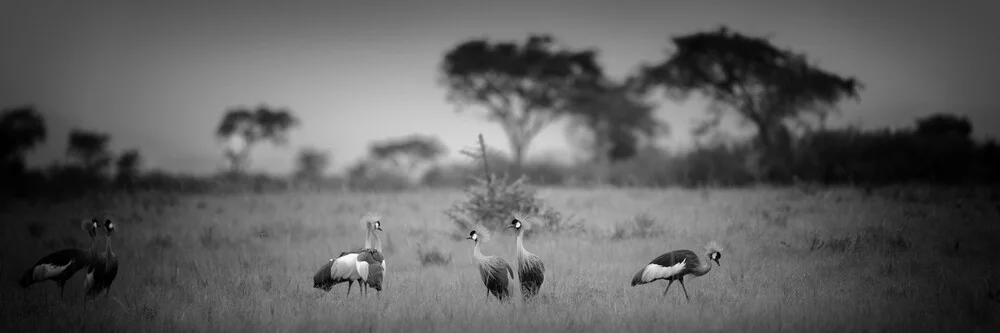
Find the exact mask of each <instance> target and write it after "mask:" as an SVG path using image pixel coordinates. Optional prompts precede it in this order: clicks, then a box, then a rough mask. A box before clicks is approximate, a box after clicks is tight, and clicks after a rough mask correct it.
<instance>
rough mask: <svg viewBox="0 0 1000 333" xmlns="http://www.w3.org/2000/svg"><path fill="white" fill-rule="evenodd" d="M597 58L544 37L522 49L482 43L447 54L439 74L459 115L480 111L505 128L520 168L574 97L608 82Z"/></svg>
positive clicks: (468, 44)
mask: <svg viewBox="0 0 1000 333" xmlns="http://www.w3.org/2000/svg"><path fill="white" fill-rule="evenodd" d="M596 58H597V52H596V51H594V50H572V49H568V48H565V47H557V46H556V40H555V38H554V37H552V36H550V35H546V34H533V35H530V36H528V38H527V39H526V40H524V41H523V42H520V43H516V42H513V41H491V40H488V39H486V38H478V39H471V40H467V41H464V42H462V43H459V44H458V45H456V46H455V47H454V48H452V49H451V50H449V51H447V52H446V54H445V56H444V62H443V63H442V66H441V72H442V73H443V75H444V81H445V85H446V86H447V88H448V90H449V93H448V98H449V100H450V101H452V102H454V103H456V104H458V105H459V106H460V108H459V110H461V109H462V108H461V106H465V105H477V106H479V107H482V108H483V109H485V110H486V117H487V119H489V120H490V121H495V122H498V123H500V124H501V126H503V129H504V131H505V132H506V133H507V137H508V140H509V142H510V147H511V150H512V152H513V154H514V161H515V165H517V166H520V165H521V164H523V162H524V154H525V150H526V149H527V147H528V145H529V143H530V142H531V140H532V139H534V137H535V136H536V135H537V134H538V133H539V132H540V131H541V130H542V129H543V128H544V127H545V126H546V125H548V124H550V123H552V122H553V121H555V120H556V119H557V118H558V117H559V116H560V115H561V114H562V113H563V112H564V111H565V109H566V104H567V101H568V99H569V98H570V94H571V93H572V92H573V91H574V90H575V89H577V88H578V87H580V86H582V85H589V84H591V83H592V82H594V81H597V80H599V79H600V78H602V77H603V76H604V71H603V69H602V68H601V66H600V65H599V64H598V63H597V59H596Z"/></svg>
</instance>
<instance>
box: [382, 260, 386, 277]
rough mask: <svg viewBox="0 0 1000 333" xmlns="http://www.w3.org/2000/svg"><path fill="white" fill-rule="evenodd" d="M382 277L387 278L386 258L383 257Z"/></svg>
mask: <svg viewBox="0 0 1000 333" xmlns="http://www.w3.org/2000/svg"><path fill="white" fill-rule="evenodd" d="M382 277H383V279H384V278H385V259H382Z"/></svg>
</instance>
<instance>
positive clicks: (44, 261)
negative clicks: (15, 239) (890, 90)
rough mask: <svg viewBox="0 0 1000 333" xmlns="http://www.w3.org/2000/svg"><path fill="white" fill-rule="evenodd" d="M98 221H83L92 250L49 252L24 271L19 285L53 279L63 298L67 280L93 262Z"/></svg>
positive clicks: (22, 286)
mask: <svg viewBox="0 0 1000 333" xmlns="http://www.w3.org/2000/svg"><path fill="white" fill-rule="evenodd" d="M98 223H99V222H98V221H97V219H93V220H91V221H87V220H84V221H83V222H82V223H81V227H82V228H83V229H84V230H86V231H87V234H88V235H90V250H82V249H62V250H59V251H55V252H52V253H49V254H48V255H46V256H44V257H42V258H41V259H38V261H37V262H35V265H34V266H31V268H29V269H28V270H27V271H25V272H24V275H22V276H21V279H20V280H19V281H18V285H20V286H21V288H25V289H27V288H28V287H30V286H31V285H32V284H35V283H39V282H42V281H45V280H52V281H53V282H55V283H56V285H57V286H59V297H60V298H62V297H63V292H64V291H65V289H66V281H69V279H70V278H72V277H73V275H75V274H76V272H78V271H80V270H81V269H83V268H85V267H88V266H89V265H90V264H91V260H92V258H93V256H94V243H96V242H97V228H98Z"/></svg>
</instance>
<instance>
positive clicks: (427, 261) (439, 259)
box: [417, 245, 452, 266]
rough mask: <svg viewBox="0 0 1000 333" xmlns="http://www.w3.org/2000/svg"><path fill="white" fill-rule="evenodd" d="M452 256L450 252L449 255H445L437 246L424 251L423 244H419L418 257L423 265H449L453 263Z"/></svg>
mask: <svg viewBox="0 0 1000 333" xmlns="http://www.w3.org/2000/svg"><path fill="white" fill-rule="evenodd" d="M451 256H452V255H451V253H449V254H448V257H445V256H444V254H443V253H441V250H439V249H438V248H437V247H436V246H435V247H433V248H431V249H430V250H427V251H424V249H423V248H422V247H421V246H419V245H418V246H417V258H418V259H420V265H421V266H433V265H439V266H447V265H448V264H450V263H451Z"/></svg>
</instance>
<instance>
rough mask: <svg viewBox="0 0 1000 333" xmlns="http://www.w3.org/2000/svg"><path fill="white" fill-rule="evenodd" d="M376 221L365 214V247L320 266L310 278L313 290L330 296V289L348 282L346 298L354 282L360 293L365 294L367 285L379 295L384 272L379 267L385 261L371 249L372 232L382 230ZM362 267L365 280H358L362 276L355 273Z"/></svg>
mask: <svg viewBox="0 0 1000 333" xmlns="http://www.w3.org/2000/svg"><path fill="white" fill-rule="evenodd" d="M379 219H381V217H380V216H378V215H377V214H373V213H368V214H366V215H365V216H363V217H362V220H363V221H364V222H365V227H366V234H365V246H364V247H359V248H355V249H351V250H348V251H344V252H341V253H340V255H338V256H337V258H336V259H331V260H330V261H328V262H326V263H325V264H323V266H321V267H320V268H319V270H318V271H317V272H316V273H315V274H313V288H317V289H322V290H323V291H327V292H329V291H330V290H331V289H333V286H335V285H337V284H340V283H343V282H347V294H348V295H350V294H351V288H352V287H353V286H354V282H355V281H356V282H358V287H359V288H361V292H362V293H364V292H365V287H366V285H367V287H370V288H374V289H375V290H376V291H382V277H383V271H384V270H383V267H382V263H384V262H385V257H384V256H383V255H382V253H381V251H379V250H377V249H374V248H370V247H371V236H372V235H374V230H373V228H374V229H375V230H382V229H381V221H379ZM375 237H376V238H377V237H378V236H377V235H375ZM379 244H381V243H379ZM380 247H381V246H380ZM362 265H364V266H366V267H367V268H368V276H360V275H361V273H362V272H360V271H358V268H359V267H360V266H362Z"/></svg>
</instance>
